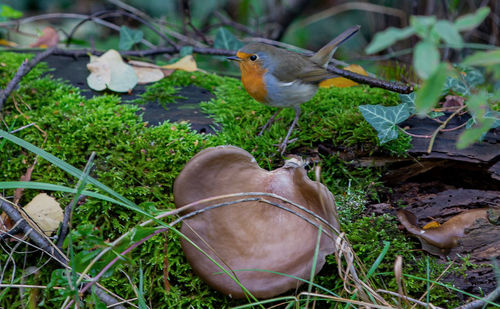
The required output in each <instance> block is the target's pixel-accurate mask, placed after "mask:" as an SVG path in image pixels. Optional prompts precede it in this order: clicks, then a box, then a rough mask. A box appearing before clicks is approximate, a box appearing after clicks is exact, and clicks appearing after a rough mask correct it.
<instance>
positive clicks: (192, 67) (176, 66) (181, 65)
mask: <svg viewBox="0 0 500 309" xmlns="http://www.w3.org/2000/svg"><path fill="white" fill-rule="evenodd" d="M162 68H163V69H172V70H182V71H186V72H194V71H198V66H197V65H196V61H195V60H194V58H193V55H187V56H184V57H182V58H181V59H180V60H179V61H177V62H174V63H172V64H167V65H164V66H162Z"/></svg>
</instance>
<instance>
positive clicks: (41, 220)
mask: <svg viewBox="0 0 500 309" xmlns="http://www.w3.org/2000/svg"><path fill="white" fill-rule="evenodd" d="M23 209H24V211H25V212H26V214H27V215H28V216H30V218H31V219H32V220H33V221H35V222H36V224H37V225H38V226H39V227H40V229H42V231H43V232H44V233H45V235H47V236H50V234H52V233H53V232H54V231H55V230H57V228H58V227H59V224H60V223H61V222H62V220H63V217H64V214H63V210H62V208H61V206H59V203H58V202H57V201H56V200H55V199H54V198H53V197H51V196H48V195H47V194H45V193H40V194H38V195H37V196H35V197H34V198H33V199H32V200H31V202H29V203H28V205H26V206H24V208H23Z"/></svg>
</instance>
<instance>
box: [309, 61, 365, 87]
mask: <svg viewBox="0 0 500 309" xmlns="http://www.w3.org/2000/svg"><path fill="white" fill-rule="evenodd" d="M344 70H346V71H351V72H354V73H358V74H360V75H364V76H368V73H366V71H365V69H363V67H361V66H360V65H357V64H351V65H348V66H346V67H345V68H344ZM356 85H358V83H356V82H354V81H352V80H350V79H347V78H345V77H333V78H330V79H326V80H324V81H322V82H321V83H320V84H319V86H320V87H321V88H330V87H339V88H346V87H352V86H356Z"/></svg>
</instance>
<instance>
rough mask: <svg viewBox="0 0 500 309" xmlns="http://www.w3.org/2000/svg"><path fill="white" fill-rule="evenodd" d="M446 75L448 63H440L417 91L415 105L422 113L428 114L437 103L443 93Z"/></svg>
mask: <svg viewBox="0 0 500 309" xmlns="http://www.w3.org/2000/svg"><path fill="white" fill-rule="evenodd" d="M446 76H447V69H446V65H445V64H440V65H439V66H438V67H437V70H436V71H435V72H434V73H433V74H432V75H431V76H430V77H429V78H428V79H427V80H426V81H425V82H424V84H423V85H422V88H420V89H419V90H418V91H417V94H416V95H417V98H416V99H415V107H416V110H417V112H418V113H419V114H420V115H425V114H427V113H428V112H429V111H430V110H431V109H432V108H433V107H434V105H436V103H437V102H438V100H439V97H440V96H441V95H442V89H443V86H444V83H445V82H446Z"/></svg>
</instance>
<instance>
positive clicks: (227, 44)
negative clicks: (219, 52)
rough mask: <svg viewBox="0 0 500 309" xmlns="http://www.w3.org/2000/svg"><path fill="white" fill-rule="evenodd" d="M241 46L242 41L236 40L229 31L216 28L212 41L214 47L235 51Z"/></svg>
mask: <svg viewBox="0 0 500 309" xmlns="http://www.w3.org/2000/svg"><path fill="white" fill-rule="evenodd" d="M242 46H243V43H242V42H241V41H240V40H238V39H237V38H236V37H235V36H234V35H233V34H232V33H231V31H229V30H227V29H226V28H223V27H220V28H219V29H218V30H217V33H216V35H215V41H214V48H220V49H227V50H234V51H237V50H238V49H240V48H241V47H242Z"/></svg>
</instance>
